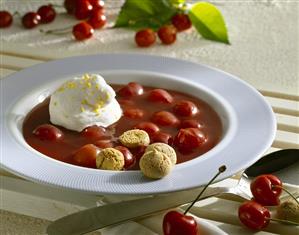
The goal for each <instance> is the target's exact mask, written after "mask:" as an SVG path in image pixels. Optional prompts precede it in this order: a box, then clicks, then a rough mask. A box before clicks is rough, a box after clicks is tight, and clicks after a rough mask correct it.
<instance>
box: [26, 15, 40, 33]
mask: <svg viewBox="0 0 299 235" xmlns="http://www.w3.org/2000/svg"><path fill="white" fill-rule="evenodd" d="M40 21H41V17H40V15H39V14H37V13H36V12H28V13H26V14H25V15H24V16H23V17H22V24H23V26H24V27H25V28H27V29H32V28H34V27H36V26H37V25H38V24H39V23H40Z"/></svg>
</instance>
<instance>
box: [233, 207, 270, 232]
mask: <svg viewBox="0 0 299 235" xmlns="http://www.w3.org/2000/svg"><path fill="white" fill-rule="evenodd" d="M238 214H239V219H240V221H241V222H242V223H243V224H244V225H245V226H246V227H248V228H250V229H253V230H261V229H263V228H265V227H266V226H267V225H268V224H269V222H270V212H269V210H268V209H267V208H265V207H263V206H262V205H261V204H259V203H257V202H255V201H247V202H244V203H243V204H242V205H241V206H240V207H239V211H238Z"/></svg>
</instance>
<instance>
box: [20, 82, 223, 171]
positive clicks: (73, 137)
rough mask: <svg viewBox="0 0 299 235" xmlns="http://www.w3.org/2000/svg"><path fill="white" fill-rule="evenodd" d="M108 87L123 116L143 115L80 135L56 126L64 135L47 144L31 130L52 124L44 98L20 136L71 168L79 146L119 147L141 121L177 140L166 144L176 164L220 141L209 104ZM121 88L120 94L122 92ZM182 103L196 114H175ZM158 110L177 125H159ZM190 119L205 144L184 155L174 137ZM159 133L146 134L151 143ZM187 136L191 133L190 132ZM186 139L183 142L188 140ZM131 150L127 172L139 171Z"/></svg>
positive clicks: (184, 96) (182, 96)
mask: <svg viewBox="0 0 299 235" xmlns="http://www.w3.org/2000/svg"><path fill="white" fill-rule="evenodd" d="M131 84H132V83H131ZM134 84H135V83H134ZM138 85H139V84H138ZM111 86H112V87H113V88H114V90H115V91H116V93H117V97H116V98H117V100H118V101H119V103H120V105H121V108H122V110H123V113H126V110H132V109H136V110H139V112H141V113H142V115H133V116H131V115H123V116H122V117H121V119H120V120H119V121H118V122H116V123H114V124H112V125H111V126H109V127H107V128H100V129H99V130H96V129H95V128H91V129H90V130H87V131H86V130H85V131H82V132H81V133H80V132H76V131H71V130H67V129H65V128H63V127H61V126H56V127H57V128H58V129H59V130H60V131H61V132H62V133H63V137H62V138H60V139H59V141H47V140H45V139H42V138H39V137H38V136H37V135H35V134H34V130H36V128H37V127H38V126H40V125H43V124H51V122H50V115H49V100H50V99H49V98H47V99H46V100H44V101H43V102H42V103H40V104H38V105H37V106H36V107H34V108H33V109H32V110H31V112H29V113H28V115H27V116H26V118H25V120H24V124H23V134H24V138H25V140H26V141H27V143H28V144H29V145H30V146H31V147H32V148H34V149H36V150H37V151H39V152H41V153H43V154H45V155H47V156H49V157H51V158H54V159H57V160H59V161H63V162H66V163H70V164H74V165H80V164H78V161H76V160H75V158H74V156H75V155H76V154H75V153H76V152H77V151H78V150H79V149H80V148H81V147H82V146H84V145H86V144H94V145H95V146H98V147H99V146H101V145H99V144H98V143H102V142H103V143H105V145H107V146H119V145H121V144H120V143H119V142H118V137H119V136H120V135H121V134H122V133H123V132H125V131H127V130H131V129H134V127H136V126H138V124H139V123H144V122H152V123H154V124H155V125H156V126H157V127H158V128H156V129H157V130H158V133H162V134H161V137H163V138H162V139H165V138H164V137H167V138H166V139H167V140H168V139H169V140H172V139H175V140H176V141H169V142H170V143H169V144H170V145H171V146H172V147H173V148H174V149H175V151H176V153H177V163H182V162H185V161H189V160H191V159H194V158H196V157H198V156H200V155H202V154H204V153H206V152H207V151H209V150H210V149H211V148H213V147H214V146H215V145H216V144H217V143H218V142H219V141H220V139H221V136H222V124H221V121H220V118H219V116H218V115H217V113H216V112H215V111H214V110H213V108H212V107H211V106H210V105H208V104H207V103H206V102H204V101H202V100H200V99H198V98H196V97H193V96H191V95H189V94H185V93H181V92H177V91H172V90H167V92H168V93H169V94H170V95H171V96H172V99H171V102H170V103H168V102H166V103H165V102H159V100H158V101H155V100H151V99H149V95H150V94H151V91H152V90H153V89H157V88H152V87H143V92H135V93H132V94H131V95H126V94H125V95H123V94H122V92H118V91H119V90H121V89H122V88H123V89H124V88H126V86H127V85H111ZM139 88H140V87H139ZM123 89H122V90H121V91H123ZM182 100H183V101H186V100H187V101H190V102H192V103H193V104H195V105H196V107H197V110H198V112H196V113H195V114H192V117H189V116H180V115H176V114H175V113H174V107H175V105H176V104H177V103H179V102H180V101H182ZM161 111H166V112H169V113H171V114H172V115H174V116H175V117H176V118H177V119H178V123H177V124H176V125H160V124H159V121H157V120H156V119H155V118H153V115H154V114H155V113H157V112H161ZM190 118H192V120H193V121H194V122H196V123H200V125H198V129H199V131H200V133H202V134H203V135H204V137H205V141H204V142H203V143H200V142H199V143H200V144H199V146H197V147H194V146H193V145H194V143H192V144H191V145H192V146H191V147H192V148H191V149H190V151H188V152H185V151H181V150H180V146H176V143H180V144H182V141H184V140H182V141H178V140H177V138H179V137H178V136H177V134H178V133H179V131H180V128H181V127H182V126H181V125H179V123H184V121H187V120H190ZM155 125H154V126H155ZM54 126H55V125H54ZM158 133H156V132H155V133H154V134H153V133H149V136H150V138H151V142H152V143H153V142H155V141H157V140H160V139H161V138H160V137H159V135H157V134H158ZM190 133H191V134H192V133H193V132H190ZM194 133H196V132H194ZM151 135H152V136H151ZM157 137H159V138H157ZM188 138H189V137H188ZM188 138H187V139H186V140H188ZM191 139H192V138H191ZM167 140H165V141H167ZM160 141H161V140H160ZM165 141H164V142H165ZM162 142H163V141H162ZM186 144H187V145H188V143H185V142H184V146H185V145H186ZM130 151H131V152H132V154H133V155H134V153H136V156H134V157H135V158H136V161H135V162H134V165H133V166H130V168H129V169H126V170H136V169H139V163H138V161H139V158H140V156H137V155H138V154H137V152H138V151H136V149H130ZM91 165H92V164H85V165H81V166H85V167H86V166H87V167H90V166H91Z"/></svg>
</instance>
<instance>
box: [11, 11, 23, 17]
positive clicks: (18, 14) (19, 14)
mask: <svg viewBox="0 0 299 235" xmlns="http://www.w3.org/2000/svg"><path fill="white" fill-rule="evenodd" d="M12 16H21V13H20V12H18V11H15V12H14V13H13V14H12Z"/></svg>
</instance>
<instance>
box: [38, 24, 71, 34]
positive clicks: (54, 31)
mask: <svg viewBox="0 0 299 235" xmlns="http://www.w3.org/2000/svg"><path fill="white" fill-rule="evenodd" d="M39 31H40V32H41V33H45V34H54V35H61V34H66V33H69V32H71V27H70V26H68V27H65V28H61V29H52V30H51V29H50V30H47V31H45V30H43V29H40V30H39Z"/></svg>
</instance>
